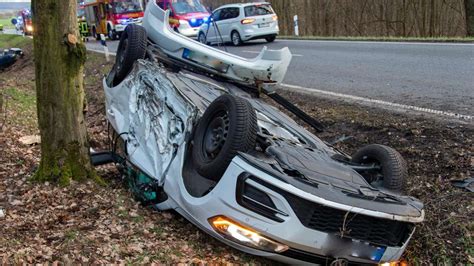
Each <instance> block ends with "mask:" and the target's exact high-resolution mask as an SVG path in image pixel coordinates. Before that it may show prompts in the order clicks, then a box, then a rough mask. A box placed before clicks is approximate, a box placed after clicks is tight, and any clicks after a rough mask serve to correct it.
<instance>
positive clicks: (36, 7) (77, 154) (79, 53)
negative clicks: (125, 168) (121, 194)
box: [32, 0, 96, 185]
mask: <svg viewBox="0 0 474 266" xmlns="http://www.w3.org/2000/svg"><path fill="white" fill-rule="evenodd" d="M76 5H77V2H76V0H61V1H58V0H33V1H32V10H33V25H34V27H35V35H34V54H35V71H36V72H35V74H36V94H37V109H38V122H39V129H40V133H41V162H40V166H39V168H38V171H37V172H36V174H35V176H34V180H36V181H43V182H44V181H53V182H58V183H60V184H63V185H67V184H69V182H70V181H71V180H73V179H74V180H84V179H87V178H95V177H96V175H95V172H94V170H93V168H92V165H91V162H90V158H89V145H88V139H87V131H86V123H85V121H84V110H85V99H84V82H83V68H84V62H85V60H86V48H85V46H84V44H83V43H81V40H80V38H78V36H79V34H78V27H77V17H76V8H77V6H76Z"/></svg>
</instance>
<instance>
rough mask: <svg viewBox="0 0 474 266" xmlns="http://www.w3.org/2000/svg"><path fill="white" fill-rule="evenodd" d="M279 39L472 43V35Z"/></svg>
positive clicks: (285, 36)
mask: <svg viewBox="0 0 474 266" xmlns="http://www.w3.org/2000/svg"><path fill="white" fill-rule="evenodd" d="M278 38H279V39H290V40H323V41H379V42H463V43H473V42H474V37H393V36H388V37H361V36H338V37H324V36H299V37H296V36H291V35H281V36H278Z"/></svg>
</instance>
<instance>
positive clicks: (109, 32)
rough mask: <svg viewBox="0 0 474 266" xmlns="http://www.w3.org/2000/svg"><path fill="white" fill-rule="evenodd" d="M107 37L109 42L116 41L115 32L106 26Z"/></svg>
mask: <svg viewBox="0 0 474 266" xmlns="http://www.w3.org/2000/svg"><path fill="white" fill-rule="evenodd" d="M107 37H109V40H111V41H115V40H117V33H116V32H115V30H113V29H112V28H111V27H110V25H109V26H107Z"/></svg>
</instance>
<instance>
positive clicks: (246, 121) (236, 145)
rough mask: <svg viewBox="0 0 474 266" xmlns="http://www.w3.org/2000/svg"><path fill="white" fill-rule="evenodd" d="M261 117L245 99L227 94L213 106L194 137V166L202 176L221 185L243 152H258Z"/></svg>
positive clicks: (200, 121) (213, 103)
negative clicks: (256, 144)
mask: <svg viewBox="0 0 474 266" xmlns="http://www.w3.org/2000/svg"><path fill="white" fill-rule="evenodd" d="M257 128H258V126H257V114H256V113H255V110H254V109H253V107H252V105H251V104H250V103H249V102H248V101H247V100H245V99H243V98H240V97H235V96H232V95H229V94H225V95H222V96H220V97H219V98H217V99H216V100H215V101H213V102H212V103H211V105H209V107H208V108H207V110H206V112H204V115H203V116H202V117H201V119H200V120H199V124H198V126H197V128H196V131H195V133H194V145H193V150H192V159H193V163H194V165H195V167H196V169H197V171H198V173H199V174H201V175H203V176H204V177H206V178H209V179H212V180H215V181H219V179H220V178H221V177H222V175H223V174H224V172H225V171H226V169H227V167H228V166H229V164H230V162H231V161H232V159H233V158H234V157H235V156H236V155H237V154H238V153H239V152H248V151H250V150H252V149H254V148H255V143H256V139H257Z"/></svg>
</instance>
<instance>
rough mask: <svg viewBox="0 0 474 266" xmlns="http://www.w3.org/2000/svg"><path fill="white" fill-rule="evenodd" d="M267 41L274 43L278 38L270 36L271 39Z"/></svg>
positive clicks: (267, 38)
mask: <svg viewBox="0 0 474 266" xmlns="http://www.w3.org/2000/svg"><path fill="white" fill-rule="evenodd" d="M265 40H266V41H267V42H274V41H275V40H276V36H270V37H266V38H265Z"/></svg>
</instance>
